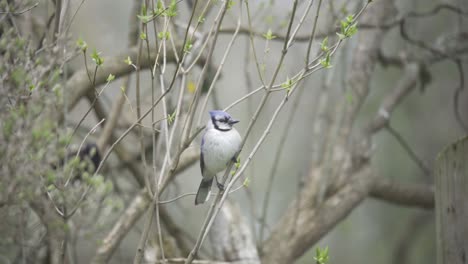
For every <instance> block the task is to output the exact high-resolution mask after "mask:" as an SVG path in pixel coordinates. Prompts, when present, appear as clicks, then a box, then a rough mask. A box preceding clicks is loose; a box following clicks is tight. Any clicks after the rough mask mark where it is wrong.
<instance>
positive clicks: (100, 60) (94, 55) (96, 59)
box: [91, 50, 104, 66]
mask: <svg viewBox="0 0 468 264" xmlns="http://www.w3.org/2000/svg"><path fill="white" fill-rule="evenodd" d="M100 54H101V53H100V52H97V51H96V50H94V51H93V53H92V54H91V58H92V59H93V61H94V63H96V65H97V66H101V65H102V64H104V59H103V58H102V57H101V55H100Z"/></svg>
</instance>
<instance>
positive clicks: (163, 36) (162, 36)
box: [158, 31, 171, 40]
mask: <svg viewBox="0 0 468 264" xmlns="http://www.w3.org/2000/svg"><path fill="white" fill-rule="evenodd" d="M170 36H171V35H170V33H169V32H168V31H161V32H159V33H158V38H159V39H166V40H167V39H169V38H170Z"/></svg>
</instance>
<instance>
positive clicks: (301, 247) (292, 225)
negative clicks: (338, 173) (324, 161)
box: [261, 167, 373, 264]
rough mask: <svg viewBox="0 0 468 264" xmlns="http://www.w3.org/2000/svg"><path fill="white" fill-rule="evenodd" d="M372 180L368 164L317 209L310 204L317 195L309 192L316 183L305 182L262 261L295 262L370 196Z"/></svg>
mask: <svg viewBox="0 0 468 264" xmlns="http://www.w3.org/2000/svg"><path fill="white" fill-rule="evenodd" d="M372 179H373V178H372V177H371V176H370V169H369V168H368V167H367V168H365V169H364V170H362V171H360V172H358V173H357V174H356V175H354V176H352V177H351V180H350V181H349V182H348V183H347V184H345V185H344V186H343V187H342V188H340V189H338V190H337V192H336V193H335V194H334V195H333V196H331V197H329V198H328V199H325V200H324V201H323V203H322V204H321V205H320V206H318V207H315V208H313V207H312V206H310V205H311V204H312V200H313V197H314V196H313V192H310V191H309V190H310V189H311V188H314V186H312V185H313V184H311V183H310V182H309V183H308V184H306V186H305V187H304V189H303V191H301V194H300V197H299V198H298V199H297V200H296V201H295V202H294V203H293V204H292V205H291V206H290V207H289V208H288V210H287V211H286V212H285V213H284V214H283V217H282V218H281V221H280V222H279V223H278V224H277V225H276V226H275V227H274V228H273V232H272V234H271V236H270V237H269V238H268V239H267V241H266V242H265V244H264V246H263V248H262V252H263V255H262V256H261V260H262V263H270V264H272V263H292V262H294V260H295V259H297V258H298V257H300V256H301V255H302V254H304V253H305V252H306V251H307V250H308V249H309V248H310V247H311V246H312V245H313V244H315V243H316V242H317V241H318V240H320V239H321V238H322V237H323V236H324V235H326V234H327V233H328V232H329V231H330V230H331V229H332V228H333V227H335V226H336V225H337V224H338V223H339V222H341V221H342V220H344V219H345V218H346V216H347V215H348V214H349V213H351V211H352V210H353V209H354V208H355V207H356V206H357V205H359V204H360V203H361V202H362V201H363V200H364V199H365V198H366V197H367V194H368V190H369V187H370V186H371V185H372ZM298 201H299V202H298ZM296 214H297V217H296Z"/></svg>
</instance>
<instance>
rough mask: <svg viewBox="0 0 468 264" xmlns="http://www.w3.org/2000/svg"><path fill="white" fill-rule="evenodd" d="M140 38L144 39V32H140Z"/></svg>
mask: <svg viewBox="0 0 468 264" xmlns="http://www.w3.org/2000/svg"><path fill="white" fill-rule="evenodd" d="M140 39H142V40H146V33H145V32H141V33H140Z"/></svg>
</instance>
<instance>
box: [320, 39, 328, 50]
mask: <svg viewBox="0 0 468 264" xmlns="http://www.w3.org/2000/svg"><path fill="white" fill-rule="evenodd" d="M320 49H321V50H322V51H324V52H327V51H328V37H325V38H324V39H323V40H322V43H321V44H320Z"/></svg>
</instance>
